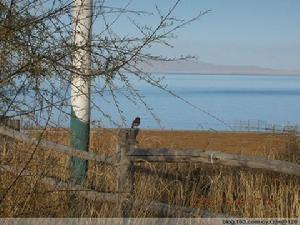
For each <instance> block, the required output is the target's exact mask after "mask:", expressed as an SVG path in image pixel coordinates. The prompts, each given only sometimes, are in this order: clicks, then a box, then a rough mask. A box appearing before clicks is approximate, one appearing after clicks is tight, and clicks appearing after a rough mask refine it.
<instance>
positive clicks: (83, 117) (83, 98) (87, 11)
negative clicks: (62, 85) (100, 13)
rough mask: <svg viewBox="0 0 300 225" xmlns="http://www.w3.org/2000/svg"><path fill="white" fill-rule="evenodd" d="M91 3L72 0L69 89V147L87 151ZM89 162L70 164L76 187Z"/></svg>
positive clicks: (79, 160)
mask: <svg viewBox="0 0 300 225" xmlns="http://www.w3.org/2000/svg"><path fill="white" fill-rule="evenodd" d="M91 26H92V0H75V2H74V10H73V29H74V35H73V37H74V44H75V47H76V51H75V54H74V55H73V66H74V74H73V80H72V86H71V127H70V128H71V135H70V144H71V146H72V147H74V148H76V149H78V150H82V151H88V149H89V133H90V71H91V48H90V42H91V32H92V29H91ZM87 168H88V162H87V160H82V159H79V158H76V157H72V158H71V161H70V170H71V171H70V176H71V180H72V181H74V182H75V183H83V182H84V181H85V178H86V175H87Z"/></svg>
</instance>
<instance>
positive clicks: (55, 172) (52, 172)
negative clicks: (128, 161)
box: [0, 130, 300, 217]
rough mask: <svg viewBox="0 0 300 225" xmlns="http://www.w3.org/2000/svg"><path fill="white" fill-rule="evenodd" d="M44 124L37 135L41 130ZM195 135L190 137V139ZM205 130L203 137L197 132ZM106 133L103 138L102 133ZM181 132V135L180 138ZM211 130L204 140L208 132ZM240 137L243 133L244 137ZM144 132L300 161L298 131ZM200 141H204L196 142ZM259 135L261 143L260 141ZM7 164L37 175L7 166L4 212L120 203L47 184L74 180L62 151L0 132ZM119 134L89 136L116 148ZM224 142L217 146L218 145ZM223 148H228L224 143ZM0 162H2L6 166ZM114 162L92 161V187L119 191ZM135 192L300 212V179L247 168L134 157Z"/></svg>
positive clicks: (94, 211)
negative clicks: (54, 180)
mask: <svg viewBox="0 0 300 225" xmlns="http://www.w3.org/2000/svg"><path fill="white" fill-rule="evenodd" d="M38 133H39V132H38V131H36V133H35V134H34V135H38ZM184 136H186V137H189V138H185V137H184ZM200 136H201V137H202V139H201V140H199V139H198V138H199V137H200ZM100 137H101V138H100ZM179 137H182V138H179ZM205 137H206V139H205ZM241 137H242V139H241ZM44 138H47V139H50V140H53V141H56V142H58V143H62V144H68V142H69V137H68V132H67V131H62V130H60V131H54V130H52V131H47V132H46V133H45V136H44ZM228 138H229V136H228V134H227V133H225V134H223V140H222V134H220V133H217V134H214V133H206V134H204V133H203V134H199V133H188V134H186V133H185V134H183V135H182V134H181V133H176V132H174V133H173V137H172V133H171V132H166V133H163V132H161V135H159V132H152V133H151V132H141V134H140V135H139V137H138V141H139V146H141V147H152V148H154V147H155V148H161V147H172V148H182V149H183V148H184V146H185V147H189V148H195V149H197V148H202V149H203V148H205V149H208V150H212V149H213V150H224V151H230V148H231V149H233V150H232V151H233V152H235V153H236V152H238V149H240V153H241V154H254V155H261V156H265V157H268V158H270V159H281V160H283V159H284V160H288V161H293V162H299V149H298V138H297V136H296V134H292V133H290V134H286V135H272V134H269V135H267V134H263V135H258V134H252V133H249V134H248V135H247V134H244V133H243V134H240V133H237V134H236V137H234V134H231V136H230V140H228ZM197 140H198V141H197ZM254 142H256V147H255V145H254ZM1 143H2V144H1V146H0V150H1V151H0V160H1V161H0V162H1V165H10V166H11V167H16V168H17V167H18V168H20V167H21V168H22V167H24V168H26V169H28V170H30V171H32V173H33V174H35V175H31V176H22V175H21V176H16V175H14V174H12V173H9V172H1V175H0V176H1V179H0V197H1V199H3V200H2V201H1V203H0V215H1V217H72V216H78V217H117V216H118V211H117V207H118V206H117V205H116V204H112V203H106V202H99V201H97V202H95V201H91V200H86V199H83V198H79V197H74V192H73V191H72V190H58V189H57V188H56V187H51V186H47V185H44V184H43V183H42V182H41V178H42V177H44V176H48V177H54V178H60V179H61V180H68V178H69V172H68V164H69V158H68V157H67V156H65V155H62V154H59V153H55V154H54V153H53V152H49V151H47V150H44V149H39V148H36V147H35V146H28V145H26V144H24V143H21V142H15V141H14V140H11V139H8V138H4V137H1ZM116 143H117V137H116V133H115V132H114V131H113V130H97V131H93V132H92V135H91V149H93V151H95V152H99V153H100V152H101V153H102V154H107V155H113V154H116V152H115V146H116ZM216 148H218V149H216ZM222 148H223V149H222ZM1 165H0V166H1ZM116 173H117V171H116V170H115V168H114V167H112V166H107V165H104V164H100V163H97V162H92V163H90V164H89V172H88V179H87V184H86V187H87V188H92V189H95V190H98V191H103V192H114V191H116V187H117V184H116V181H117V179H116ZM134 196H135V198H136V199H140V200H145V201H146V200H157V201H161V202H165V203H168V204H175V205H182V206H188V207H196V208H202V209H207V210H209V211H211V212H214V213H223V214H228V215H232V216H241V217H300V198H299V197H300V178H298V177H295V176H289V175H282V174H279V173H272V172H265V171H261V170H254V169H245V168H229V167H225V166H217V165H207V164H200V163H198V164H191V163H180V164H170V163H151V164H150V163H136V164H135V185H134ZM130 216H134V217H154V216H160V215H155V214H153V213H151V212H149V211H148V210H145V209H142V208H137V209H133V210H132V211H131V213H130Z"/></svg>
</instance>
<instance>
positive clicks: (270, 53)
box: [107, 0, 300, 69]
mask: <svg viewBox="0 0 300 225" xmlns="http://www.w3.org/2000/svg"><path fill="white" fill-rule="evenodd" d="M107 3H108V4H110V3H113V4H114V5H116V6H119V7H122V6H124V5H126V3H128V1H127V0H111V1H107ZM172 3H174V1H172V0H160V1H159V0H152V1H151V0H132V1H131V4H130V7H129V8H131V9H142V10H147V11H151V12H154V11H155V4H157V5H158V6H160V8H161V9H162V10H163V11H164V10H166V9H168V8H169V7H170V6H171V5H172ZM207 9H210V10H212V12H210V13H209V14H207V15H205V16H204V17H202V18H201V19H200V20H199V21H197V22H195V23H193V24H191V25H189V26H187V27H185V28H184V29H182V30H180V31H178V32H176V34H177V35H178V38H177V39H176V40H172V41H171V43H172V44H174V46H176V47H174V48H172V49H170V48H164V49H161V47H156V48H154V49H153V51H154V52H156V53H157V52H163V53H164V54H167V55H168V56H176V55H180V54H192V55H195V56H197V57H198V58H199V60H202V61H206V62H211V63H217V64H230V65H258V66H264V67H272V68H287V69H300V0H182V2H181V4H180V5H179V7H178V8H177V10H176V13H175V15H176V16H177V17H178V18H189V17H192V16H195V15H196V14H197V13H198V12H199V11H200V10H207ZM155 21H156V20H155V19H154V18H151V17H140V18H139V22H140V23H141V24H153V23H155ZM119 24H121V26H118V25H116V26H118V29H120V31H121V32H122V31H123V32H125V33H126V32H130V28H129V26H128V24H127V23H126V22H124V20H123V19H122V20H121V21H119Z"/></svg>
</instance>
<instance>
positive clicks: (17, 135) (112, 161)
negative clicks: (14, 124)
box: [0, 126, 116, 164]
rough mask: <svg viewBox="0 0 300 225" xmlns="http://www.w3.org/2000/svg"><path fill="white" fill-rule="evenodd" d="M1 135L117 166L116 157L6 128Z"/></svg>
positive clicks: (1, 130)
mask: <svg viewBox="0 0 300 225" xmlns="http://www.w3.org/2000/svg"><path fill="white" fill-rule="evenodd" d="M0 135H4V136H8V137H11V138H14V139H16V140H18V141H21V142H25V143H27V144H32V145H38V146H39V147H41V148H45V149H48V150H53V151H55V152H59V153H63V154H66V155H69V156H75V157H78V158H81V159H85V160H91V161H97V162H102V163H108V164H115V162H116V160H115V158H114V157H107V156H104V155H100V154H96V153H93V152H84V151H80V150H77V149H74V148H72V147H69V146H66V145H61V144H57V143H54V142H52V141H48V140H45V139H43V138H39V139H38V138H35V137H31V136H29V135H27V134H24V133H22V132H19V131H16V130H13V129H10V128H8V127H5V126H0Z"/></svg>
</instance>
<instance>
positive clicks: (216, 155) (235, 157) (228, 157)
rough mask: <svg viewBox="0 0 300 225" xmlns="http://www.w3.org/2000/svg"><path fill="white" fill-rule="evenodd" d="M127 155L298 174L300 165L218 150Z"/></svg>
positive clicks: (137, 151)
mask: <svg viewBox="0 0 300 225" xmlns="http://www.w3.org/2000/svg"><path fill="white" fill-rule="evenodd" d="M129 157H130V159H131V160H132V161H133V162H141V161H148V162H173V163H175V162H176V163H180V162H201V163H210V164H220V165H225V166H239V167H248V168H255V169H264V170H268V171H273V172H279V173H284V174H290V175H295V176H300V165H298V164H295V163H291V162H287V161H282V160H270V159H267V158H263V157H256V156H247V155H240V154H229V153H224V152H219V151H200V150H199V151H198V150H172V149H132V150H131V151H130V152H129Z"/></svg>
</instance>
